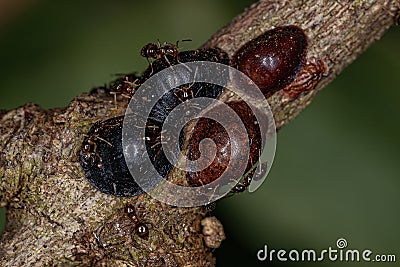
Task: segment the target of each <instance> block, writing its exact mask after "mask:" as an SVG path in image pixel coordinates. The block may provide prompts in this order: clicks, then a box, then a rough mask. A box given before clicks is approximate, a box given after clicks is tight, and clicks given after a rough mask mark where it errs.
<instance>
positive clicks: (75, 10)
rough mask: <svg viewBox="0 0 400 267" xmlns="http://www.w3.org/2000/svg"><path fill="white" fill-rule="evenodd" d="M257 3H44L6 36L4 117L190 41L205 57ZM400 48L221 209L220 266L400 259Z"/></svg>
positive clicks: (352, 78)
mask: <svg viewBox="0 0 400 267" xmlns="http://www.w3.org/2000/svg"><path fill="white" fill-rule="evenodd" d="M251 2H252V1H250V0H248V1H232V0H223V1H212V0H207V1H204V0H203V1H187V0H185V1H184V0H180V1H177V0H175V1H140V2H138V3H135V2H134V1H122V0H120V1H113V2H111V1H84V2H83V1H81V2H78V1H41V2H40V3H38V4H34V5H32V6H31V7H30V8H29V9H27V10H26V11H25V12H23V13H22V14H21V15H20V16H19V17H18V18H16V19H14V20H13V21H12V23H10V24H9V25H8V26H7V27H6V28H4V27H3V29H2V30H1V31H0V90H1V97H0V109H1V108H3V109H4V108H6V109H11V108H15V107H18V106H20V105H23V104H24V103H25V102H35V103H38V104H40V105H41V106H43V107H45V108H51V107H58V106H65V105H67V104H68V102H69V101H70V100H71V99H72V98H73V97H74V96H76V95H78V94H80V93H82V92H85V91H88V90H90V89H91V88H92V87H93V86H98V85H103V84H104V83H106V82H109V81H110V80H111V79H113V78H114V76H113V74H116V73H123V72H131V71H133V70H137V71H139V72H140V71H141V70H143V68H144V67H145V66H146V64H147V62H146V60H145V59H143V58H141V57H140V56H139V51H140V48H141V47H142V46H143V45H144V44H146V43H148V42H151V41H155V40H156V39H157V38H159V39H160V40H161V41H165V40H166V41H170V42H175V41H176V40H182V39H188V38H190V39H192V40H193V41H192V42H189V43H184V44H183V48H184V49H194V48H196V47H198V46H199V45H200V44H202V43H203V42H204V41H205V40H207V39H208V38H209V37H210V35H211V34H213V33H214V32H215V31H216V30H217V29H219V28H220V27H222V26H223V25H225V24H227V23H228V22H229V21H230V20H231V19H232V18H233V17H234V16H235V15H236V14H239V13H240V12H241V11H242V10H243V8H245V7H246V6H248V5H249V4H250V3H251ZM399 43H400V31H399V28H392V29H391V30H390V31H389V32H388V33H387V34H386V35H385V36H384V37H383V38H382V39H381V40H380V41H378V42H376V43H375V44H374V45H373V46H372V47H371V48H370V49H368V51H367V52H366V53H364V54H363V55H362V56H361V57H359V58H358V59H357V60H356V62H354V63H353V64H352V65H351V66H350V67H349V68H347V69H346V70H345V71H344V72H343V73H342V74H341V75H340V76H339V77H338V78H337V79H336V80H335V81H334V82H333V83H332V84H331V85H329V86H328V87H327V88H325V89H324V90H323V91H322V92H321V93H319V95H318V96H317V97H316V98H315V99H314V102H313V104H312V105H311V106H310V107H308V108H307V109H306V110H305V111H304V112H303V113H302V114H301V115H300V116H299V117H298V118H297V119H296V120H294V121H293V122H291V123H290V124H289V125H288V126H286V127H285V128H284V129H283V130H282V131H281V132H280V133H279V134H278V146H277V151H276V158H275V162H274V165H273V167H272V170H271V172H270V175H269V176H268V179H267V180H266V181H265V182H264V184H263V186H262V187H261V189H259V190H258V191H256V192H255V193H252V194H249V193H244V194H241V195H236V196H233V197H230V198H227V199H224V200H223V201H221V202H219V204H218V207H217V211H216V216H217V217H218V218H219V219H220V220H221V221H222V222H223V224H224V226H225V231H226V235H227V240H226V241H225V242H224V243H223V245H222V247H221V248H220V249H217V250H216V255H217V262H218V264H217V266H232V265H233V264H235V266H239V265H243V266H244V265H245V264H246V266H267V265H269V266H275V265H276V266H309V265H310V264H309V263H308V264H301V263H290V264H288V263H286V265H285V264H283V263H279V262H277V261H275V262H274V263H273V264H267V262H258V261H257V259H256V253H257V251H258V250H259V249H261V248H262V247H263V246H264V244H267V245H268V246H269V247H270V248H271V249H280V248H284V249H286V250H290V249H292V248H297V249H299V250H302V249H316V250H320V249H324V248H327V247H329V246H331V247H335V243H336V240H337V239H338V238H341V237H343V238H346V239H347V241H348V244H349V248H352V249H359V250H363V249H370V250H372V251H373V252H374V253H382V254H396V256H397V258H398V261H399V260H400V248H399V245H398V243H399V241H400V230H399V225H400V223H399V222H400V211H399V209H398V204H399V203H400V179H399V178H400V175H399V173H400V165H399V160H400V154H399V151H400V138H399V136H400V126H399V115H400V109H399V104H400V90H399V89H400V86H399V84H400V49H399ZM3 219H4V217H3V215H1V211H0V228H1V226H2V224H3V223H2V222H1V221H2V220H3ZM343 265H344V263H340V262H336V263H330V262H328V261H324V262H323V263H318V264H317V263H316V264H312V266H343ZM348 265H351V266H353V265H356V264H348ZM364 265H365V263H360V264H358V266H364ZM375 265H376V266H383V265H384V266H393V264H368V266H375Z"/></svg>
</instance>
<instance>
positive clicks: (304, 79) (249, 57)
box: [233, 25, 326, 98]
mask: <svg viewBox="0 0 400 267" xmlns="http://www.w3.org/2000/svg"><path fill="white" fill-rule="evenodd" d="M307 48H308V40H307V36H306V35H305V33H304V31H303V30H302V29H301V28H299V27H297V26H294V25H290V26H281V27H276V28H274V29H272V30H269V31H267V32H265V33H264V34H262V35H260V36H259V37H257V38H255V39H253V40H251V41H250V42H248V43H246V44H244V45H243V46H242V47H241V48H240V49H239V50H238V51H237V52H236V53H235V55H234V57H233V58H234V59H233V61H234V66H235V67H236V68H237V69H238V70H240V71H242V72H243V73H245V74H246V75H247V76H249V78H250V79H252V80H253V81H254V83H255V84H256V85H257V86H258V87H259V88H260V90H261V92H262V93H263V94H264V96H265V97H266V98H268V97H270V96H272V95H273V94H274V93H275V92H277V91H279V90H281V89H283V88H285V87H287V86H289V85H290V84H291V83H292V82H293V83H295V84H294V86H293V87H292V89H293V90H294V92H290V91H291V88H290V87H287V90H286V92H288V95H289V96H290V97H293V98H295V97H297V96H298V95H299V93H301V92H303V91H308V90H311V89H312V88H313V87H314V86H315V85H316V84H317V83H318V82H319V80H320V79H321V77H322V74H324V73H325V72H326V67H325V65H323V63H322V61H315V60H313V61H307V59H306V55H307ZM303 68H304V69H305V71H303V72H301V70H302V69H303ZM299 74H300V77H299V78H297V77H298V75H299Z"/></svg>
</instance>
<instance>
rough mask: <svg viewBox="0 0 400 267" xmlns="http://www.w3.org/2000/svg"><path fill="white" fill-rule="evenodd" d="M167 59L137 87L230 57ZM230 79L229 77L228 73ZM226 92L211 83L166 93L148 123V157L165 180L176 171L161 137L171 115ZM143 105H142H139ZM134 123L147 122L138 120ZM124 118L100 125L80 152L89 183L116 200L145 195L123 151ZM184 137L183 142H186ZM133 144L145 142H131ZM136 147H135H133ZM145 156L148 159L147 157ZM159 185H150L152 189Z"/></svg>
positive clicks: (197, 53) (216, 53) (214, 52)
mask: <svg viewBox="0 0 400 267" xmlns="http://www.w3.org/2000/svg"><path fill="white" fill-rule="evenodd" d="M178 56H179V61H178V59H177V57H175V56H173V55H165V56H164V57H161V58H159V59H157V60H155V61H154V62H153V63H152V66H149V68H147V69H146V70H145V71H144V73H143V74H142V76H141V77H139V78H137V81H136V82H137V84H142V83H143V82H145V81H146V80H147V79H148V78H150V77H151V76H152V75H154V74H156V73H157V72H159V71H161V70H163V69H165V68H168V67H170V66H171V65H176V64H179V63H185V62H192V61H213V62H218V63H222V64H225V65H228V64H229V57H228V55H227V54H226V53H225V52H223V51H222V50H220V49H217V48H209V49H199V50H194V51H184V52H180V53H179V54H178ZM227 79H228V73H227ZM222 91H223V88H222V87H221V86H218V85H212V84H208V83H193V84H188V85H183V86H180V87H179V88H174V89H172V90H170V91H168V92H166V93H165V94H164V95H163V96H162V97H161V99H160V100H159V101H158V102H157V103H156V104H155V106H154V107H153V109H152V110H151V112H150V116H149V118H148V119H147V123H146V130H145V135H146V137H148V138H146V141H145V145H146V149H147V152H148V155H149V157H150V159H151V161H152V163H153V165H154V167H155V168H156V170H157V171H158V172H159V173H160V175H161V176H163V177H165V176H166V175H167V174H168V173H169V172H170V171H171V170H172V168H173V166H172V165H171V163H169V161H168V160H167V158H166V156H165V154H164V152H163V151H162V147H161V143H160V135H161V129H162V125H163V123H164V121H165V119H166V117H167V116H168V114H169V113H170V112H171V110H173V109H174V108H175V107H176V106H177V105H179V104H180V103H182V102H183V101H186V100H188V99H191V98H194V97H211V98H217V97H218V96H219V95H220V94H221V93H222ZM138 104H139V103H138ZM133 119H134V120H140V119H143V118H142V117H140V116H134V117H133ZM123 120H124V117H123V116H120V117H116V118H111V119H108V120H105V121H100V122H96V123H95V124H94V125H93V126H92V128H91V129H90V131H89V132H88V133H87V137H86V138H85V139H84V141H83V144H82V149H81V151H80V163H81V165H82V168H83V170H84V171H85V173H86V176H87V178H88V180H89V182H90V183H91V184H92V185H93V186H94V187H96V188H97V189H99V190H100V191H101V192H103V193H106V194H111V195H115V196H135V195H139V194H142V193H143V190H142V189H141V188H140V187H139V186H138V185H137V183H136V182H135V180H134V178H133V177H132V176H131V174H130V172H129V169H128V167H127V163H126V162H125V158H124V155H123V150H122V125H123ZM182 139H183V137H182V138H181V142H182ZM131 141H132V142H133V143H135V142H140V144H142V141H141V140H131ZM133 145H135V144H133ZM141 156H142V155H132V157H131V158H132V159H131V160H132V162H129V166H131V168H132V166H133V168H140V167H141V165H142V162H143V160H144V159H142V158H141ZM144 156H145V155H144ZM157 182H158V181H148V183H149V185H150V186H155V184H153V183H157Z"/></svg>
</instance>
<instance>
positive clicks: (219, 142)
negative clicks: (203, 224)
mask: <svg viewBox="0 0 400 267" xmlns="http://www.w3.org/2000/svg"><path fill="white" fill-rule="evenodd" d="M226 104H227V105H228V106H229V107H230V108H231V109H232V110H234V111H235V113H236V114H237V115H238V116H239V118H240V119H241V122H239V123H243V125H244V127H245V128H246V130H247V134H246V139H247V138H248V139H249V142H250V143H248V142H247V140H243V139H241V137H240V136H243V135H241V134H235V135H234V136H233V138H232V139H233V140H232V139H230V138H229V136H228V134H227V131H226V129H224V128H223V127H222V125H220V124H219V123H218V122H216V121H213V120H212V119H209V118H201V119H199V121H198V122H197V123H196V125H195V128H194V131H193V132H192V133H191V136H190V139H189V142H188V144H189V145H188V147H187V149H186V155H187V157H188V158H189V159H190V160H197V159H198V158H200V151H199V145H200V141H202V140H204V139H205V138H210V139H212V140H213V141H214V143H215V144H216V146H217V154H216V156H215V158H214V161H213V162H212V163H211V164H210V165H209V166H208V167H207V168H205V169H203V170H201V171H198V172H187V173H186V180H187V181H188V183H189V185H190V186H201V185H204V184H208V183H211V182H213V181H214V180H216V179H218V178H219V177H220V176H221V175H222V173H223V172H224V171H225V170H226V168H227V166H228V165H229V161H231V160H238V161H239V162H244V163H245V164H246V170H245V173H247V172H248V171H249V170H250V169H251V168H252V167H253V166H254V164H255V163H256V162H257V161H258V158H259V155H260V153H261V148H262V144H261V140H262V138H261V129H260V127H259V124H258V123H255V122H257V119H256V117H255V115H254V113H253V111H252V109H251V108H250V107H249V106H248V105H247V104H246V102H245V101H232V102H228V103H226ZM220 113H221V111H220V106H218V105H217V106H214V107H213V108H212V109H210V110H209V111H207V112H206V113H205V114H204V115H205V116H213V115H214V116H215V115H218V114H220ZM236 123H238V122H237V121H235V120H234V119H233V121H232V122H231V123H228V124H230V126H229V127H231V128H232V130H233V131H234V130H235V129H238V128H239V127H237V125H236ZM246 146H249V147H250V152H249V156H248V157H247V155H243V153H242V151H245V149H246ZM207 152H208V151H205V153H207ZM210 153H211V152H210ZM210 157H211V155H205V156H204V155H202V157H201V159H205V160H207V159H208V158H210ZM234 162H235V161H234ZM200 164H201V163H200ZM253 174H254V173H249V174H248V175H247V176H246V177H244V179H243V181H242V182H240V183H238V184H237V185H236V186H234V187H233V189H232V191H233V192H243V191H244V190H245V189H246V188H247V187H248V186H249V185H250V182H251V178H252V176H253ZM242 175H243V173H235V174H234V175H233V176H234V177H240V176H242Z"/></svg>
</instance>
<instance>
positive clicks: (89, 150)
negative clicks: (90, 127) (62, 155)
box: [81, 129, 113, 169]
mask: <svg viewBox="0 0 400 267" xmlns="http://www.w3.org/2000/svg"><path fill="white" fill-rule="evenodd" d="M97 130H98V129H96V131H95V132H97ZM97 139H98V140H101V141H103V142H106V143H107V144H108V145H110V146H113V145H112V144H111V143H110V142H108V141H107V140H105V139H103V138H101V137H99V135H98V134H97V133H95V134H93V135H91V136H90V137H89V138H87V139H86V140H85V141H84V142H83V144H82V149H81V153H82V155H84V156H86V157H90V161H91V162H92V164H93V163H94V159H95V158H94V157H98V158H99V163H98V164H97V167H98V168H99V169H100V168H102V167H103V163H102V162H103V159H102V158H101V156H100V155H99V153H98V152H97V144H96V141H97Z"/></svg>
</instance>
